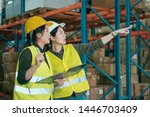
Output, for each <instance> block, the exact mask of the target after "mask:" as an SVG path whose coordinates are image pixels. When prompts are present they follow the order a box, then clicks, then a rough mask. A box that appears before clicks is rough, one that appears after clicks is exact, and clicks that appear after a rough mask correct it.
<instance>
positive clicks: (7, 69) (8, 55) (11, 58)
mask: <svg viewBox="0 0 150 117" xmlns="http://www.w3.org/2000/svg"><path fill="white" fill-rule="evenodd" d="M2 58H3V69H4V81H3V92H5V93H8V94H10V95H11V94H12V92H13V88H14V81H15V72H16V65H17V59H18V53H17V52H5V53H3V55H2Z"/></svg>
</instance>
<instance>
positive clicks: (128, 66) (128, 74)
mask: <svg viewBox="0 0 150 117" xmlns="http://www.w3.org/2000/svg"><path fill="white" fill-rule="evenodd" d="M125 6H126V27H129V26H130V0H126V1H125ZM131 94H132V92H131V63H130V35H129V34H128V35H127V36H126V95H127V97H128V99H129V100H131Z"/></svg>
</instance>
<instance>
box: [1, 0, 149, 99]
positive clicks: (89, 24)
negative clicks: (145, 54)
mask: <svg viewBox="0 0 150 117" xmlns="http://www.w3.org/2000/svg"><path fill="white" fill-rule="evenodd" d="M141 1H142V0H138V1H137V2H136V3H135V4H134V5H133V6H132V7H130V0H126V1H125V6H126V11H125V12H126V14H124V13H122V12H121V13H120V0H114V3H115V9H106V8H100V7H94V6H91V5H90V4H88V1H87V0H82V3H77V4H73V5H70V6H67V7H64V8H60V9H53V10H51V9H50V10H49V9H44V12H42V13H39V14H36V15H39V16H42V17H44V18H45V19H47V20H55V21H58V22H65V23H66V31H73V30H77V31H76V32H75V33H74V34H72V35H71V36H69V38H71V37H72V36H74V35H76V34H77V33H78V32H79V30H80V28H81V32H82V33H81V39H76V40H68V43H71V42H74V43H75V42H76V43H77V42H81V43H87V42H88V41H92V40H96V39H97V38H100V36H97V35H95V36H92V37H88V36H87V28H92V35H94V34H95V33H94V28H95V27H98V26H105V25H107V26H108V27H109V28H110V29H111V30H112V31H113V30H117V29H119V28H120V23H121V22H125V23H126V27H128V26H129V25H130V23H131V20H133V19H136V20H137V29H138V25H142V26H143V27H144V28H145V29H146V30H147V32H146V33H145V34H146V35H147V37H148V38H150V33H149V28H147V27H146V26H145V25H144V24H143V23H142V22H141V21H140V19H147V18H150V14H148V15H147V14H146V15H145V14H143V15H141V16H138V17H137V16H136V15H135V14H134V13H133V12H132V10H131V9H132V8H134V7H135V6H136V5H137V4H139V3H140V2H141ZM24 5H25V0H21V6H22V7H21V17H20V19H18V18H17V21H15V20H14V21H11V23H10V22H9V21H8V23H7V24H3V25H1V26H0V32H2V33H3V34H4V35H8V34H10V32H11V34H12V35H13V38H12V37H10V38H12V39H7V37H3V38H2V39H5V40H7V41H10V40H15V45H14V47H15V51H19V50H20V46H21V47H23V46H24V43H25V34H24V23H25V21H26V20H27V18H28V17H26V16H25V6H24ZM87 8H89V9H90V10H91V11H92V13H89V14H87ZM41 9H42V8H41ZM77 9H80V10H81V13H80V12H75V11H76V10H77ZM114 10H115V13H114V12H113V11H114ZM110 14H111V15H110ZM131 15H132V16H133V17H131ZM29 17H30V13H29ZM114 18H115V20H114ZM100 19H101V20H100ZM109 19H111V20H109ZM93 22H94V23H93ZM80 24H81V26H80ZM111 24H115V28H114V27H112V26H111ZM130 35H131V36H132V35H140V31H138V34H137V32H131V34H130ZM130 35H127V36H126V60H127V61H126V66H127V67H126V73H127V77H126V81H127V87H126V90H127V94H126V96H125V97H123V96H121V90H120V89H121V86H120V84H121V83H120V50H119V49H117V48H120V36H122V35H118V36H117V37H116V38H115V44H114V50H115V51H114V55H115V58H116V62H115V63H116V67H115V68H116V71H117V72H116V75H115V76H116V80H114V79H112V78H111V77H110V76H109V75H108V74H106V73H105V72H104V71H103V70H101V69H100V68H99V67H98V66H96V65H95V64H94V63H93V62H92V61H91V60H89V59H88V56H87V55H84V56H83V62H84V63H87V62H88V63H90V64H92V65H93V66H94V67H95V68H96V69H97V70H98V71H100V72H101V73H103V74H104V75H105V76H106V77H107V78H108V79H110V80H111V81H112V82H113V83H114V86H113V87H112V88H110V89H109V90H108V91H107V92H106V94H105V95H107V94H109V93H110V92H111V91H113V90H114V89H115V92H116V99H118V100H120V99H131V93H132V92H131V62H132V63H134V61H132V59H131V56H132V55H133V54H134V53H136V52H138V56H140V54H139V53H140V52H139V51H140V48H142V47H143V46H145V45H147V46H149V41H148V40H146V41H145V45H142V46H140V43H139V42H138V49H137V50H136V51H135V52H134V53H133V54H132V55H131V56H130V54H131V53H130ZM19 38H21V39H19ZM138 38H140V37H139V36H138ZM20 40H21V43H20V45H19V41H20ZM138 40H140V39H138ZM109 47H110V45H109V44H108V54H109ZM134 64H135V63H134ZM138 64H140V57H138ZM138 64H136V66H137V67H138V68H139V69H140V71H142V72H144V73H145V74H146V75H147V76H148V77H149V74H148V73H146V72H145V71H144V70H143V69H142V68H141V66H138ZM139 79H140V74H139ZM147 88H148V87H147ZM147 88H146V89H147ZM146 89H145V90H146ZM145 90H144V91H145ZM102 98H103V97H101V99H102Z"/></svg>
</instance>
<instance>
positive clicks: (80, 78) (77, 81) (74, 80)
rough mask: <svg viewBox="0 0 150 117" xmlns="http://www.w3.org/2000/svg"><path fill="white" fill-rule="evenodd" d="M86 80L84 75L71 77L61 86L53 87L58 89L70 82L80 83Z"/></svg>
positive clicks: (68, 84)
mask: <svg viewBox="0 0 150 117" xmlns="http://www.w3.org/2000/svg"><path fill="white" fill-rule="evenodd" d="M86 80H87V79H86V77H85V76H82V77H79V78H73V79H70V80H69V81H66V82H64V85H62V86H56V87H55V89H60V88H64V87H68V86H70V85H71V84H77V83H81V82H84V81H86Z"/></svg>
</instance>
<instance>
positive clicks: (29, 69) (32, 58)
mask: <svg viewBox="0 0 150 117" xmlns="http://www.w3.org/2000/svg"><path fill="white" fill-rule="evenodd" d="M51 25H52V23H51V22H46V21H45V20H44V19H43V18H42V17H39V16H33V17H31V18H29V19H28V20H27V21H26V23H25V34H26V35H28V36H30V37H31V36H32V40H33V44H32V45H30V46H28V47H26V48H24V49H23V50H22V51H21V53H20V55H19V58H18V62H17V68H16V79H15V86H14V95H13V99H15V100H49V99H52V93H53V91H54V85H53V84H40V83H37V82H38V81H39V80H42V79H44V78H46V77H48V76H51V75H53V70H52V66H51V63H50V59H48V56H47V54H46V53H44V46H45V44H48V43H49V42H50V34H49V31H48V26H51Z"/></svg>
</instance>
